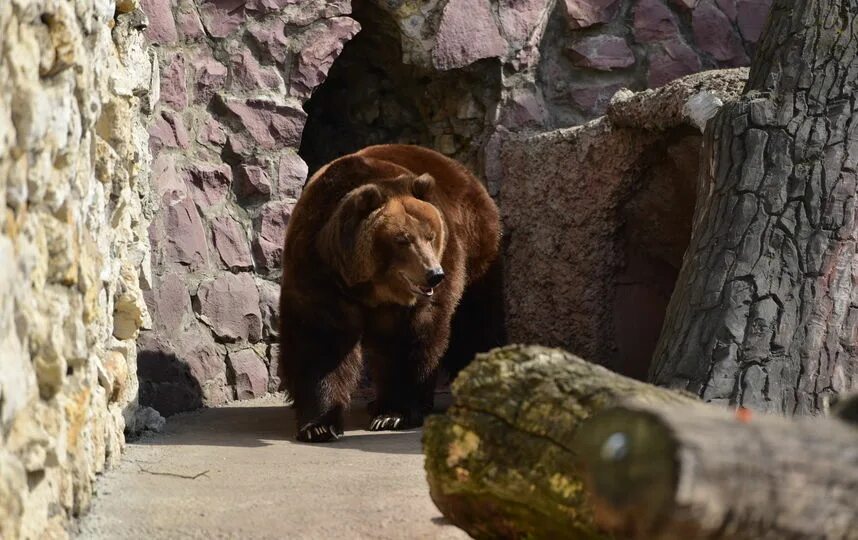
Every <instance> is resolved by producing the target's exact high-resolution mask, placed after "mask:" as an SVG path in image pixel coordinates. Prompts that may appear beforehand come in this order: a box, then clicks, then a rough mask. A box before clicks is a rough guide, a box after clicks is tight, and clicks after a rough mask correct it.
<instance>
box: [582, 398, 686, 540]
mask: <svg viewBox="0 0 858 540" xmlns="http://www.w3.org/2000/svg"><path fill="white" fill-rule="evenodd" d="M577 440H578V442H577V443H576V445H575V450H576V452H577V453H578V455H580V456H581V460H582V463H583V464H584V468H585V469H586V470H587V471H588V474H587V475H586V476H585V478H586V485H587V486H588V490H589V491H590V493H591V494H592V502H593V505H594V510H595V519H596V522H597V523H599V524H601V525H602V526H604V527H606V528H608V529H610V530H612V531H615V532H618V533H622V534H624V535H625V537H634V538H645V537H646V532H647V531H649V530H652V529H653V527H654V525H655V524H656V523H658V522H659V521H662V520H663V519H664V516H665V514H666V513H667V512H669V510H670V505H671V503H672V501H673V494H674V492H675V490H676V483H677V478H678V477H677V471H676V463H675V462H674V459H673V456H674V455H675V454H676V442H675V441H674V439H673V437H672V436H671V433H670V430H669V428H668V427H667V426H666V425H664V423H663V422H661V421H660V420H659V419H658V418H657V417H656V416H654V415H652V414H650V413H648V412H643V411H640V412H630V411H626V410H623V409H610V410H608V411H605V412H603V413H602V414H600V415H599V417H598V419H597V421H596V422H592V421H591V422H588V423H585V424H584V426H583V427H582V428H581V431H580V432H579V435H578V438H577Z"/></svg>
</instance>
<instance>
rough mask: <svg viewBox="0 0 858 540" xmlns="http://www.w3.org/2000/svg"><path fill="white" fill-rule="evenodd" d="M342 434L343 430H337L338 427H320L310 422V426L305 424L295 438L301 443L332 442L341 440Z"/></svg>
mask: <svg viewBox="0 0 858 540" xmlns="http://www.w3.org/2000/svg"><path fill="white" fill-rule="evenodd" d="M342 434H343V432H342V430H339V429H337V428H336V426H333V425H327V426H326V425H319V424H314V423H313V422H310V423H308V424H304V425H303V426H302V427H301V429H299V430H298V434H297V435H296V436H295V438H297V439H298V440H299V441H301V442H311V443H317V442H332V441H336V440H337V439H339V438H340V436H341V435H342Z"/></svg>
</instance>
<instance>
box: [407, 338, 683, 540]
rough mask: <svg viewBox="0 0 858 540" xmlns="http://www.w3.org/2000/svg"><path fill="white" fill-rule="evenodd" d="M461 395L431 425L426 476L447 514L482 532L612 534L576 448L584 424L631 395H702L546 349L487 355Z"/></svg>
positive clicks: (471, 369)
mask: <svg viewBox="0 0 858 540" xmlns="http://www.w3.org/2000/svg"><path fill="white" fill-rule="evenodd" d="M453 394H454V398H455V401H454V405H453V406H452V407H451V408H450V409H449V411H448V412H447V414H445V415H443V416H432V417H430V418H429V419H428V420H427V422H426V424H425V426H424V435H423V446H424V452H425V454H426V473H427V479H428V482H429V487H430V493H431V496H432V500H433V501H434V502H435V504H436V505H437V506H438V508H439V509H440V510H441V512H442V513H443V514H444V515H445V516H446V517H447V518H448V519H449V520H450V521H451V522H452V523H454V524H455V525H456V526H458V527H460V528H462V529H464V530H465V531H467V532H468V533H469V534H470V535H472V536H474V537H475V538H525V537H527V538H571V539H585V538H603V537H604V536H602V535H601V534H600V533H599V532H598V531H597V530H596V529H595V528H594V526H593V522H592V514H591V512H590V510H589V505H588V503H587V500H586V498H585V495H584V492H583V490H582V486H581V480H580V477H579V468H578V466H577V465H576V461H577V455H576V454H575V452H573V451H572V450H571V447H572V439H573V437H574V435H575V433H576V431H577V428H578V425H579V424H580V423H581V422H582V421H583V420H585V419H586V418H588V417H589V416H590V415H591V414H592V413H593V412H594V411H597V410H600V409H602V408H604V407H607V406H609V405H611V404H613V403H615V402H616V401H617V400H618V399H621V398H626V397H629V396H635V397H637V398H638V399H642V400H645V401H649V402H663V403H674V404H685V403H687V402H694V401H696V400H695V399H694V398H692V397H688V396H685V395H682V394H679V393H675V392H672V391H669V390H664V389H661V388H657V387H654V386H651V385H648V384H645V383H641V382H638V381H634V380H631V379H627V378H625V377H622V376H620V375H616V374H614V373H612V372H610V371H608V370H606V369H604V368H602V367H600V366H596V365H593V364H589V363H587V362H584V361H583V360H581V359H579V358H577V357H575V356H572V355H571V354H569V353H566V352H563V351H559V350H553V349H546V348H542V347H507V348H504V349H496V350H494V351H492V352H490V353H488V354H485V355H480V356H478V357H477V360H476V361H474V362H473V363H472V364H471V365H470V366H468V367H467V368H466V369H465V370H464V371H462V372H461V373H460V374H459V377H458V378H457V379H456V381H455V382H454V383H453ZM604 538H607V537H604Z"/></svg>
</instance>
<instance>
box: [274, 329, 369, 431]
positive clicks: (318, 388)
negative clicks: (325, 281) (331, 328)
mask: <svg viewBox="0 0 858 540" xmlns="http://www.w3.org/2000/svg"><path fill="white" fill-rule="evenodd" d="M311 335H312V334H311ZM288 342H289V343H284V346H285V347H283V349H282V355H283V360H282V362H283V365H284V368H285V369H284V376H285V377H286V386H287V388H288V389H289V392H290V394H291V396H292V398H293V400H294V409H295V416H296V427H297V434H296V438H297V439H298V440H299V441H302V442H314V443H315V442H329V441H334V440H336V439H338V438H339V437H340V436H341V435H342V434H343V414H344V412H345V411H346V410H347V409H348V406H349V403H350V401H351V393H352V391H353V390H354V389H355V387H356V386H357V382H358V380H359V377H360V373H361V367H362V360H361V353H360V349H359V347H357V339H356V338H355V339H354V340H347V341H342V340H340V339H337V338H335V337H332V334H326V337H325V338H324V339H319V338H316V339H312V338H310V337H309V336H307V335H305V336H302V338H301V339H298V340H292V339H290V340H288Z"/></svg>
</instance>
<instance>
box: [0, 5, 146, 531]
mask: <svg viewBox="0 0 858 540" xmlns="http://www.w3.org/2000/svg"><path fill="white" fill-rule="evenodd" d="M145 24H146V17H145V15H144V14H143V12H142V11H141V10H140V9H139V8H138V6H137V4H136V2H135V0H122V1H120V2H114V1H112V0H74V1H66V0H63V1H59V0H4V1H3V2H0V538H4V539H10V540H14V539H18V538H62V537H64V536H65V529H64V526H65V524H66V523H67V520H68V517H69V516H71V515H76V514H79V513H80V512H82V511H84V510H86V508H87V507H88V505H89V504H90V498H91V494H92V488H93V481H94V480H95V477H96V475H97V474H98V473H100V472H101V471H102V470H103V469H104V468H105V467H107V466H110V465H111V464H113V463H115V462H116V461H117V460H118V459H119V456H120V453H121V451H122V448H123V445H124V441H125V439H124V436H123V430H124V429H125V428H126V418H127V419H128V420H129V421H133V420H134V418H135V410H136V398H137V377H136V374H135V373H136V358H137V347H136V342H135V340H136V338H137V334H138V329H139V328H140V327H141V326H144V325H148V324H149V313H148V311H147V309H146V305H145V302H144V301H143V297H142V293H141V289H140V283H141V282H144V283H145V282H146V281H147V280H148V279H150V278H149V275H148V272H149V270H148V268H149V257H150V251H149V240H148V237H147V226H148V222H149V219H150V217H151V215H152V214H153V211H154V210H153V207H152V206H151V204H150V197H149V163H150V155H149V150H148V144H147V141H148V135H147V132H146V125H145V121H146V117H147V115H148V112H149V110H150V109H151V106H152V102H153V101H154V99H156V96H157V94H158V86H157V81H158V66H157V59H156V58H154V56H152V55H150V53H149V51H148V49H147V46H146V42H145V40H144V37H143V34H142V29H143V27H144V26H145ZM128 427H130V428H132V429H133V428H134V426H128Z"/></svg>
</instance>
